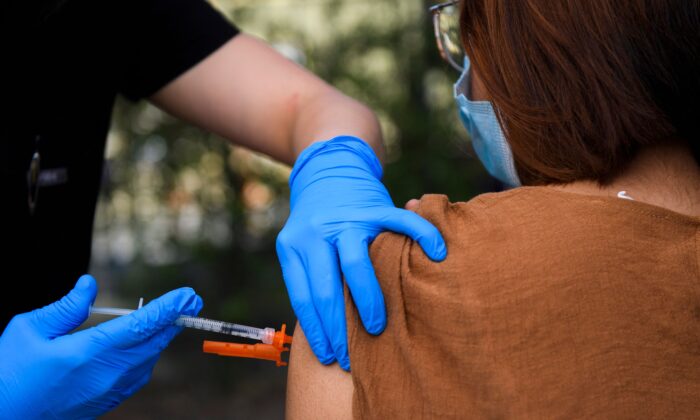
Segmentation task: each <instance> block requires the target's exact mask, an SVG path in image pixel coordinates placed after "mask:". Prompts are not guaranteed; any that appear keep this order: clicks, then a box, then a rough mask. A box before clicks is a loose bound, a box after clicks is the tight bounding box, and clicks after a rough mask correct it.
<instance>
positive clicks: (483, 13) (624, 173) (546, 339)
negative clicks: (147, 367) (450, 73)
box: [287, 0, 700, 418]
mask: <svg viewBox="0 0 700 420" xmlns="http://www.w3.org/2000/svg"><path fill="white" fill-rule="evenodd" d="M457 6H458V2H450V3H446V4H443V5H439V6H436V7H435V8H434V9H433V13H434V15H435V21H436V23H437V25H436V26H437V31H436V33H437V35H438V39H439V44H440V47H441V50H442V52H443V54H444V56H445V57H446V58H447V59H448V61H450V63H451V64H452V65H453V66H455V67H458V68H459V69H460V70H461V71H462V73H463V75H462V77H461V78H460V80H459V81H458V83H457V84H456V86H455V97H456V99H457V103H458V105H459V109H460V113H461V116H462V120H463V121H464V123H465V126H466V128H467V130H468V131H469V132H470V135H471V138H472V143H473V145H474V148H475V150H476V153H477V155H478V156H479V158H480V159H481V161H482V162H483V163H484V165H485V166H486V168H487V170H488V171H489V172H490V173H491V174H492V175H493V176H495V177H497V178H499V179H500V180H501V181H502V182H503V183H504V184H506V185H508V186H510V187H517V188H513V189H510V190H508V191H505V192H502V193H498V194H485V195H482V196H479V197H476V198H475V199H473V200H471V201H469V202H467V203H450V202H449V201H448V200H447V198H446V197H443V196H435V195H427V196H424V197H423V198H422V199H421V200H420V201H417V200H414V201H412V202H410V203H409V204H408V208H410V209H412V210H414V211H417V212H418V213H419V214H421V215H422V216H423V217H425V218H426V219H428V220H429V221H431V222H433V223H434V224H435V225H436V226H437V227H438V228H439V229H440V231H441V232H443V234H444V236H445V240H446V242H447V245H448V249H449V250H450V252H449V255H448V257H447V259H446V260H445V261H444V262H442V263H435V262H432V261H430V260H428V259H427V258H426V257H425V256H424V255H422V254H421V252H419V251H420V250H419V248H418V247H417V245H416V244H415V243H414V242H412V241H411V240H409V239H406V238H404V237H401V236H398V235H394V234H386V235H382V236H380V237H379V238H377V240H375V241H374V243H373V244H372V247H371V256H372V258H373V262H374V264H375V270H376V272H377V277H378V278H379V281H380V283H381V286H382V289H383V291H384V293H385V297H386V306H387V317H388V322H387V328H386V332H385V333H384V334H383V335H381V336H379V337H374V336H371V335H369V334H367V333H366V332H365V331H363V329H362V328H361V327H360V321H359V320H358V315H357V312H356V310H354V309H353V308H352V306H351V305H350V308H349V309H348V314H347V319H348V342H349V349H350V361H351V368H352V371H351V374H346V373H344V372H342V371H340V369H337V368H334V367H324V366H321V365H319V364H318V363H316V362H315V361H314V360H313V356H312V354H311V353H310V351H309V350H308V348H307V346H305V345H304V342H303V338H302V337H303V336H302V334H301V331H300V330H298V332H297V335H296V336H295V346H294V351H293V354H292V356H291V357H292V360H291V363H290V377H289V388H288V407H287V409H288V413H289V417H304V418H309V417H313V418H344V417H351V416H353V417H356V418H406V417H409V416H410V417H417V418H433V417H440V418H504V417H516V418H574V417H575V418H578V417H606V418H694V417H695V418H696V417H697V415H698V413H700V350H699V349H700V268H699V267H700V165H698V157H700V153H699V151H700V139H699V137H698V121H700V108H699V106H698V102H697V98H698V97H700V77H699V76H698V75H700V31H698V28H700V2H698V1H694V0H693V1H687V0H686V1H681V0H663V1H662V0H628V1H624V2H620V1H613V0H587V1H580V0H557V1H550V0H519V1H509V0H465V1H464V2H461V5H460V6H461V8H460V10H459V12H457V11H456V7H457ZM450 9H452V11H453V13H450ZM449 16H453V17H455V18H456V17H458V20H455V21H454V22H452V25H454V26H450V25H451V24H450V22H449ZM455 28H456V29H458V31H454V29H455ZM457 32H458V33H459V36H458V37H457V39H456V40H455V38H454V36H452V37H451V36H450V35H451V34H455V33H457ZM460 46H461V47H462V48H459V47H460ZM464 57H468V58H467V59H464ZM348 302H349V300H348Z"/></svg>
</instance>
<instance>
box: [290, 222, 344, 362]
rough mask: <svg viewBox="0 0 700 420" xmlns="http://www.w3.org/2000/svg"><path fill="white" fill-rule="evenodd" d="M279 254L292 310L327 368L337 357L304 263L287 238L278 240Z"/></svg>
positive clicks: (317, 355)
mask: <svg viewBox="0 0 700 420" xmlns="http://www.w3.org/2000/svg"><path fill="white" fill-rule="evenodd" d="M277 255H278V257H279V259H280V261H284V263H283V264H282V276H283V277H284V282H285V284H286V286H287V292H288V293H289V300H290V301H291V303H292V308H294V313H296V315H297V318H298V319H299V323H300V324H301V328H302V330H303V331H304V334H306V339H307V341H308V342H309V345H310V346H311V350H313V352H314V354H315V355H316V357H317V358H318V360H320V361H321V363H323V364H326V365H328V364H331V363H333V362H334V361H335V354H334V353H333V349H332V348H331V345H330V343H329V342H328V339H327V338H326V335H325V334H324V332H323V331H324V329H323V327H322V324H321V318H320V317H319V314H318V312H317V311H316V307H315V306H314V301H313V297H312V296H311V288H310V286H309V279H308V277H307V275H306V270H305V269H304V264H303V263H302V261H301V257H300V256H299V255H298V254H297V253H296V252H295V251H294V249H293V248H292V246H291V245H289V244H288V243H287V242H286V240H285V237H284V236H283V235H280V237H278V239H277Z"/></svg>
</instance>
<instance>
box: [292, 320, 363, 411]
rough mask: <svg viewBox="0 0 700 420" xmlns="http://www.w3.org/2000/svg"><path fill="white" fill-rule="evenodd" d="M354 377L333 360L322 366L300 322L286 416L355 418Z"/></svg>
mask: <svg viewBox="0 0 700 420" xmlns="http://www.w3.org/2000/svg"><path fill="white" fill-rule="evenodd" d="M352 393H353V385H352V377H351V376H350V374H349V373H348V372H345V371H344V370H342V369H341V368H340V366H338V364H337V363H334V364H332V365H330V366H324V365H322V364H321V363H320V362H319V361H318V360H317V359H316V356H315V355H314V354H313V352H312V351H311V347H309V343H308V342H307V341H306V337H305V336H304V332H303V331H302V330H301V328H299V324H297V326H296V328H295V329H294V344H293V345H292V351H291V354H290V356H289V374H288V377H287V407H286V411H287V418H288V419H291V420H294V419H350V418H352Z"/></svg>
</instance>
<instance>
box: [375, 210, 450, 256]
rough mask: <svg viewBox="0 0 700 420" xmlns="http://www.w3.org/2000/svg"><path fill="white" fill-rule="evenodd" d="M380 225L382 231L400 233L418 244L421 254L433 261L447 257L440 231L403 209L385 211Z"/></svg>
mask: <svg viewBox="0 0 700 420" xmlns="http://www.w3.org/2000/svg"><path fill="white" fill-rule="evenodd" d="M385 211H386V213H385V214H384V215H383V216H382V222H381V225H382V227H383V228H384V229H388V230H391V231H393V232H396V233H401V234H404V235H406V236H408V237H409V238H411V239H413V240H414V241H416V242H418V244H419V245H420V247H421V248H423V252H425V254H426V255H427V256H428V258H430V259H431V260H433V261H438V262H439V261H442V260H444V259H445V258H446V257H447V246H446V245H445V240H444V239H443V238H442V235H441V234H440V231H439V230H437V228H436V227H435V226H433V225H432V224H431V223H430V222H428V221H427V220H425V219H424V218H422V217H420V216H419V215H418V214H416V213H414V212H412V211H409V210H404V209H399V208H390V209H386V210H385Z"/></svg>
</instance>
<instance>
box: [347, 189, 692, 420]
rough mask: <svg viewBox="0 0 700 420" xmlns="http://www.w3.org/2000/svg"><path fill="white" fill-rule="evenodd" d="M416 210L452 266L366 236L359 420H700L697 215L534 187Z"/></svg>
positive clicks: (392, 237)
mask: <svg viewBox="0 0 700 420" xmlns="http://www.w3.org/2000/svg"><path fill="white" fill-rule="evenodd" d="M420 214H421V215H422V216H424V217H425V218H426V219H428V220H430V221H431V222H432V223H434V224H435V226H437V227H438V229H440V231H441V232H442V233H443V236H444V237H445V240H446V241H447V245H448V253H449V255H448V257H447V259H446V260H445V261H444V262H442V263H434V262H431V261H430V260H429V259H428V258H427V257H426V256H425V255H424V254H423V252H422V251H421V249H420V247H419V246H418V245H417V244H416V243H414V242H412V241H411V240H410V239H407V238H406V237H404V236H400V235H396V234H384V235H381V236H380V237H379V238H377V240H375V242H374V243H373V244H372V248H371V255H372V260H373V262H374V267H375V270H376V273H377V276H378V278H379V280H380V283H381V285H382V289H383V291H384V294H385V298H386V306H387V315H388V324H387V329H386V331H385V332H384V334H382V335H381V336H378V337H374V336H371V335H369V334H367V333H366V332H365V331H364V329H363V328H362V325H361V321H360V320H359V317H358V316H357V313H356V310H355V308H354V307H353V306H352V304H351V300H349V299H348V308H349V309H348V335H349V345H350V357H351V365H352V376H353V383H354V387H355V391H354V397H353V413H354V416H355V417H356V418H377V419H394V418H409V419H410V418H582V417H583V418H585V417H588V418H590V417H597V418H598V417H606V418H630V419H631V418H700V273H699V269H698V265H699V264H700V218H697V217H690V216H684V215H681V214H678V213H674V212H671V211H668V210H665V209H662V208H659V207H655V206H651V205H647V204H643V203H639V202H634V201H629V200H623V199H617V198H606V197H594V196H584V195H579V194H571V193H564V192H559V191H555V190H552V189H548V188H542V187H538V188H519V189H515V190H512V191H509V192H505V193H499V194H487V195H482V196H479V197H477V198H475V199H474V200H472V201H470V202H468V203H454V204H452V203H449V202H448V200H447V198H446V197H444V196H435V195H432V196H425V197H424V198H423V199H422V201H421V209H420Z"/></svg>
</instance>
